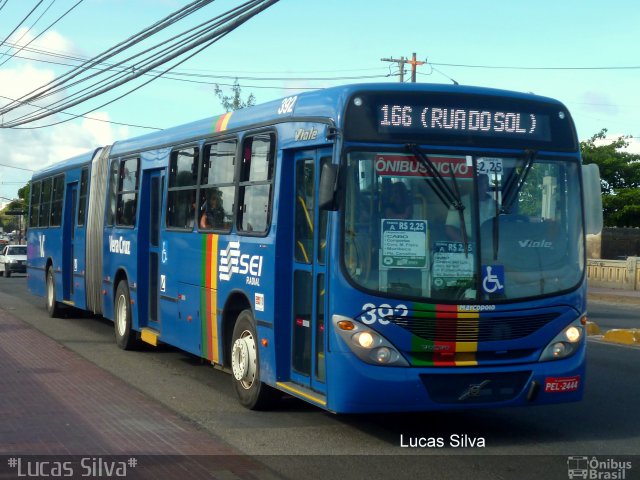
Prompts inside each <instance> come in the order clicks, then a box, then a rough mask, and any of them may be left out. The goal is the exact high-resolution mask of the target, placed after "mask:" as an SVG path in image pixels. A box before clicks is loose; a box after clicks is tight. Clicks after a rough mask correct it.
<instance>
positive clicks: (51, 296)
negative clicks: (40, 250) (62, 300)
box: [47, 266, 60, 317]
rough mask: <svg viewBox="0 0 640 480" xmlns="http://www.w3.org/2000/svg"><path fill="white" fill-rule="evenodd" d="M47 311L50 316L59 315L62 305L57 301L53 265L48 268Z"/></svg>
mask: <svg viewBox="0 0 640 480" xmlns="http://www.w3.org/2000/svg"><path fill="white" fill-rule="evenodd" d="M47 313H48V314H49V316H50V317H57V316H58V314H59V313H60V305H59V304H58V302H56V279H55V276H54V272H53V266H51V267H49V268H48V269H47Z"/></svg>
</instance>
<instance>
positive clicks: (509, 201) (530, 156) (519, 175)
mask: <svg viewBox="0 0 640 480" xmlns="http://www.w3.org/2000/svg"><path fill="white" fill-rule="evenodd" d="M536 155H537V153H536V151H535V150H525V151H524V160H525V164H524V168H523V169H522V170H521V171H520V172H516V169H515V168H514V169H513V171H512V172H511V175H509V178H508V179H507V181H506V182H505V185H504V191H503V192H502V206H501V207H500V213H506V214H509V213H511V209H512V208H513V204H514V203H515V201H516V198H517V197H518V193H519V192H520V189H521V188H522V185H524V182H526V180H527V176H528V175H529V171H530V170H531V167H532V166H533V162H534V161H535V159H536Z"/></svg>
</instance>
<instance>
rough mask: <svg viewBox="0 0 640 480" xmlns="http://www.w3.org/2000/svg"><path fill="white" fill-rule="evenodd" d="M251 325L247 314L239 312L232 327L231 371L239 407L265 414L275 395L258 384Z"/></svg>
mask: <svg viewBox="0 0 640 480" xmlns="http://www.w3.org/2000/svg"><path fill="white" fill-rule="evenodd" d="M257 338H258V336H257V334H256V327H255V321H254V319H253V314H252V313H251V310H243V311H242V312H241V313H240V315H238V319H237V320H236V324H235V326H234V327H233V337H232V339H231V369H232V372H233V385H234V388H235V391H236V394H237V395H238V400H239V401H240V404H241V405H242V406H244V407H246V408H248V409H250V410H265V409H267V408H269V407H271V406H272V405H273V403H274V400H275V399H276V391H275V390H274V389H273V388H271V387H270V386H269V385H266V384H264V383H262V381H261V380H260V356H259V352H258V341H257Z"/></svg>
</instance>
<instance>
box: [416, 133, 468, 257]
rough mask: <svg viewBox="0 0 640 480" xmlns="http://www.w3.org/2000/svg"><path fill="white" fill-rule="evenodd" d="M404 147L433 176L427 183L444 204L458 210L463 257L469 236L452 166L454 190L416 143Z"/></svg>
mask: <svg viewBox="0 0 640 480" xmlns="http://www.w3.org/2000/svg"><path fill="white" fill-rule="evenodd" d="M405 147H406V149H407V150H409V151H410V152H412V153H413V154H414V155H415V156H416V158H418V160H420V162H422V165H423V166H424V167H425V168H426V169H427V172H428V173H429V174H430V175H431V176H432V177H433V183H429V185H431V186H432V188H433V191H434V192H436V195H437V196H438V198H439V199H440V201H441V202H442V203H444V204H445V205H446V207H447V208H452V207H453V208H455V209H456V210H457V211H458V215H460V232H461V233H462V241H463V243H464V255H465V257H466V256H467V255H468V253H469V238H468V235H467V226H466V224H465V221H464V204H463V203H462V199H461V197H460V189H459V188H458V182H457V180H456V177H455V174H454V173H453V170H454V169H453V168H451V169H450V173H451V180H452V182H453V187H454V190H452V189H451V187H449V185H447V182H446V181H445V180H444V178H443V177H442V175H440V172H439V171H438V169H437V168H436V167H435V165H434V164H433V162H432V161H431V159H430V158H429V157H428V156H427V155H425V154H424V152H423V151H422V150H421V149H420V147H418V145H416V144H414V143H408V144H407V145H406V146H405Z"/></svg>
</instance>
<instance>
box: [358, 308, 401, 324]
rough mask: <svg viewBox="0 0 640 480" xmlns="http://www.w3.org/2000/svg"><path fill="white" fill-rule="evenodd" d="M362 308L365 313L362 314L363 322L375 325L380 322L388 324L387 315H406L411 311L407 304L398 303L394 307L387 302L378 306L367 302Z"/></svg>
mask: <svg viewBox="0 0 640 480" xmlns="http://www.w3.org/2000/svg"><path fill="white" fill-rule="evenodd" d="M362 310H364V311H365V313H364V314H363V315H362V323H364V324H366V325H373V324H374V323H376V322H378V323H380V324H381V325H387V324H388V323H389V320H386V319H387V317H406V316H407V314H408V313H409V309H408V308H407V306H406V305H402V304H399V305H396V306H395V307H392V306H391V305H388V304H386V303H383V304H382V305H379V306H376V305H374V304H373V303H365V304H364V305H363V306H362Z"/></svg>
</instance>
